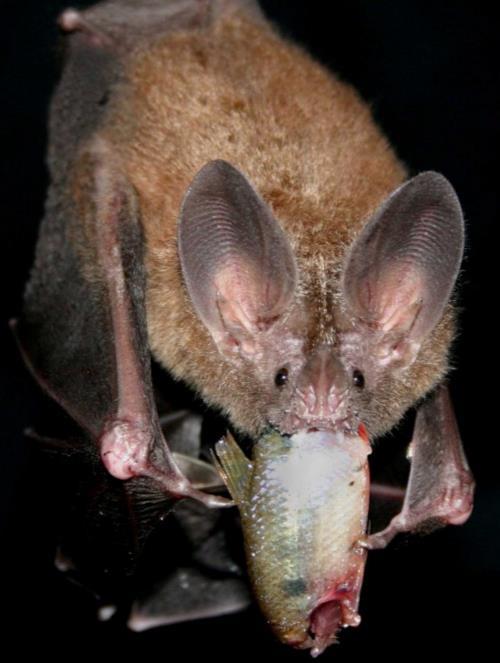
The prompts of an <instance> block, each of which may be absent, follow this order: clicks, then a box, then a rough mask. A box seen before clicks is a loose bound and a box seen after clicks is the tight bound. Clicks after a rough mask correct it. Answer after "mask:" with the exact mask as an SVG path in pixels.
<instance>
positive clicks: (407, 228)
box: [178, 161, 463, 434]
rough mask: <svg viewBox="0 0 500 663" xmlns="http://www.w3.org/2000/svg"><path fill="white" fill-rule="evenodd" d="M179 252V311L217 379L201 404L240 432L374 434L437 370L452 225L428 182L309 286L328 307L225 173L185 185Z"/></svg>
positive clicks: (451, 275)
mask: <svg viewBox="0 0 500 663" xmlns="http://www.w3.org/2000/svg"><path fill="white" fill-rule="evenodd" d="M178 246H179V256H180V261H181V266H182V271H183V276H184V281H185V284H186V287H187V290H188V293H189V296H190V299H191V302H192V305H193V307H194V310H195V311H196V314H197V315H198V317H199V318H200V319H201V321H202V322H203V324H204V325H205V326H206V328H207V330H208V331H209V333H210V335H211V337H212V339H213V341H214V343H215V346H216V348H217V350H218V352H219V353H220V356H221V359H222V361H224V363H225V365H226V366H227V370H228V375H229V376H230V378H229V379H228V380H224V388H223V389H220V388H219V389H215V387H214V388H213V389H212V394H210V393H209V394H208V396H209V397H211V399H212V401H213V400H215V401H217V402H218V404H219V405H221V406H222V407H223V408H224V409H225V410H226V412H228V413H229V415H230V417H231V418H232V420H233V422H234V423H235V424H236V425H237V426H238V427H240V428H242V429H244V430H245V429H246V430H247V431H249V432H253V431H255V429H256V428H258V427H260V426H264V425H266V424H269V423H270V424H272V425H273V426H275V427H276V428H278V429H279V430H280V431H281V432H283V433H293V432H296V431H298V430H310V429H328V430H333V431H351V432H352V431H357V430H358V429H359V426H360V425H361V424H364V425H365V426H366V427H367V429H368V431H369V432H370V433H373V434H378V433H380V432H382V431H383V430H386V429H388V428H389V427H391V426H392V425H393V424H394V423H395V422H396V421H397V420H398V419H399V418H400V417H401V415H402V414H403V412H404V411H405V410H406V409H407V408H408V407H409V406H410V405H411V404H412V403H413V402H414V401H415V400H416V399H417V398H419V397H420V396H422V395H423V394H424V393H425V391H427V390H428V389H429V388H430V387H431V386H433V385H434V384H435V383H436V382H437V380H439V379H440V378H441V377H442V374H443V372H444V370H445V369H446V364H447V359H446V355H447V350H448V345H449V342H450V339H451V331H450V329H451V328H452V325H451V324H449V319H448V323H446V319H447V316H448V318H449V317H450V315H451V314H450V310H451V309H450V307H449V306H448V303H449V299H450V296H451V293H452V290H453V286H454V283H455V280H456V277H457V274H458V270H459V266H460V262H461V257H462V252H463V219H462V212H461V209H460V205H459V202H458V199H457V197H456V195H455V193H454V191H453V188H452V187H451V185H450V184H449V183H448V181H447V180H446V179H445V178H444V177H443V176H441V175H439V174H437V173H433V172H427V173H423V174H421V175H417V176H416V177H414V178H413V179H411V180H409V181H408V182H406V183H405V184H403V185H402V186H400V187H399V188H398V189H397V190H396V191H394V192H393V193H392V194H391V195H390V196H389V197H388V198H387V199H386V200H385V201H383V202H382V204H381V205H380V207H379V208H378V209H377V210H376V211H375V213H374V214H373V215H372V217H371V218H369V219H367V220H366V223H365V225H364V226H362V230H361V232H360V233H358V235H357V237H356V238H355V239H354V241H353V242H352V244H351V245H350V246H349V247H347V248H346V250H345V251H343V257H342V259H341V262H340V264H339V265H338V268H337V277H336V278H335V279H332V281H331V283H323V284H321V285H322V288H323V291H325V292H328V299H327V300H326V301H327V302H328V303H327V305H325V299H322V300H321V301H319V300H317V299H315V298H314V297H311V295H310V293H311V289H310V288H309V285H310V282H311V281H312V280H314V279H316V280H318V278H320V277H318V274H320V272H321V270H318V269H316V268H315V266H314V265H313V266H311V264H310V262H309V263H308V267H307V268H306V267H304V265H301V264H300V260H298V259H297V257H296V255H295V254H294V251H293V249H292V245H291V242H290V241H289V239H288V237H287V235H286V233H285V232H284V230H283V229H282V227H281V226H280V224H279V222H278V221H277V220H276V219H275V217H274V216H273V213H272V211H271V210H270V208H269V207H268V205H267V204H266V203H265V202H264V201H263V200H262V198H261V197H260V196H259V195H258V193H257V192H256V191H255V190H254V188H253V187H252V185H251V184H250V183H249V182H248V180H247V179H246V178H245V177H244V176H243V175H242V174H241V173H240V172H239V171H238V170H236V169H235V168H233V167H232V166H231V165H230V164H228V163H227V162H224V161H212V162H210V163H208V164H207V165H206V166H204V167H203V168H202V169H201V170H200V171H199V172H198V174H197V175H196V177H195V178H194V180H193V182H192V184H191V186H190V188H189V189H188V191H187V193H186V196H185V198H184V202H183V205H182V209H181V214H180V221H179V244H178ZM319 262H320V256H318V264H319ZM316 267H317V266H316ZM309 272H311V273H309ZM312 272H314V274H313V273H312ZM325 306H326V308H328V310H327V311H324V310H323V309H324V308H325ZM443 320H444V322H443ZM208 391H210V389H205V392H207V393H208ZM213 393H217V397H216V398H215V399H214V398H213Z"/></svg>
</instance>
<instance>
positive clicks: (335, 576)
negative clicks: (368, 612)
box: [216, 431, 370, 655]
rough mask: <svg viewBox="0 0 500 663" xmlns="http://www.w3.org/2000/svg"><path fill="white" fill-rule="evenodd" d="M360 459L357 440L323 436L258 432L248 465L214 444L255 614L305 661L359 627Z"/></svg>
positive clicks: (364, 474)
mask: <svg viewBox="0 0 500 663" xmlns="http://www.w3.org/2000/svg"><path fill="white" fill-rule="evenodd" d="M369 453H370V446H369V444H368V443H367V442H366V441H364V440H363V439H362V438H360V437H358V436H347V435H344V434H341V433H335V434H334V433H331V432H327V431H315V432H303V433H297V434H295V435H292V436H290V437H288V436H281V435H280V434H279V433H277V432H276V431H272V432H270V433H267V434H265V435H264V436H263V437H262V438H260V439H259V441H258V442H257V443H256V444H255V446H254V450H253V459H252V461H251V462H250V461H249V460H248V459H247V458H246V456H245V455H244V454H243V452H242V451H241V449H240V448H239V447H238V446H237V444H236V442H235V441H234V440H233V439H232V438H228V439H226V440H221V441H220V442H219V443H218V444H217V445H216V454H217V459H218V461H219V464H220V470H221V474H222V476H223V478H224V480H225V482H226V485H227V486H228V489H229V492H230V493H231V495H232V497H233V499H234V501H235V502H236V504H237V505H238V507H239V510H240V514H241V520H242V528H243V536H244V539H245V548H246V554H247V564H248V570H249V574H250V578H251V581H252V585H253V589H254V592H255V594H256V597H257V600H258V602H259V604H260V607H261V609H262V611H263V613H264V614H265V616H266V617H267V619H268V621H269V623H270V625H271V627H272V628H273V630H274V631H275V633H276V634H277V636H278V637H279V638H280V639H281V640H282V641H283V642H285V643H287V644H290V645H292V646H295V647H299V648H311V654H312V655H318V654H320V653H321V652H322V651H323V650H324V649H325V648H326V647H327V646H328V645H329V644H331V643H332V642H334V641H335V639H336V633H337V631H338V629H339V627H341V626H356V625H357V624H358V623H359V621H360V618H359V615H358V614H357V607H358V602H359V592H360V588H361V583H362V579H363V571H364V565H365V561H366V551H365V550H364V548H363V547H362V546H361V545H359V541H360V539H362V538H363V536H364V535H365V531H366V523H367V514H368V501H369V472H368V461H367V457H368V454H369Z"/></svg>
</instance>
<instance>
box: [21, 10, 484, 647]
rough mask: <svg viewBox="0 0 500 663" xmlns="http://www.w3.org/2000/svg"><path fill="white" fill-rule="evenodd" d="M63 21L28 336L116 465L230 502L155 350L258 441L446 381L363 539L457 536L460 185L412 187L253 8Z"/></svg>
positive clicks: (60, 396)
mask: <svg viewBox="0 0 500 663" xmlns="http://www.w3.org/2000/svg"><path fill="white" fill-rule="evenodd" d="M61 25H62V27H63V28H64V29H65V30H66V31H68V32H70V33H71V35H70V36H69V38H68V39H69V41H70V45H69V55H68V60H67V65H66V68H65V71H64V73H63V76H62V80H61V83H60V85H59V88H58V90H57V92H56V95H55V97H54V101H53V106H52V113H51V128H50V132H51V144H50V152H49V164H50V169H51V177H52V185H51V189H50V192H49V196H48V201H47V207H46V216H45V220H44V222H43V225H42V229H41V234H40V240H39V245H38V250H37V258H36V262H35V267H34V270H33V273H32V276H31V280H30V282H29V284H28V288H27V292H26V299H25V311H24V316H23V319H22V320H21V322H20V324H19V328H18V329H19V337H20V341H21V345H22V346H23V348H24V352H25V354H26V355H27V357H28V361H29V363H30V364H31V366H32V367H33V369H34V371H35V373H36V374H37V375H38V377H39V379H40V381H41V382H42V383H43V384H44V385H45V386H46V388H47V389H48V390H49V392H50V393H52V395H53V396H54V397H55V398H56V399H57V400H58V401H59V402H61V404H62V405H63V406H64V407H65V408H66V410H67V411H68V412H69V413H70V414H71V415H72V416H73V418H74V419H75V420H76V421H77V422H78V423H79V424H80V425H81V426H82V428H83V429H84V430H85V431H86V433H87V435H88V436H89V437H91V438H92V439H93V440H94V441H95V443H96V444H97V446H98V448H99V451H100V455H101V458H102V460H103V462H104V465H105V467H106V468H107V470H108V471H109V472H110V474H111V475H113V476H114V477H116V478H117V479H122V480H131V481H128V483H127V484H126V485H127V486H130V488H128V490H130V491H134V485H135V483H134V482H137V481H141V480H142V479H140V478H141V477H142V478H146V479H147V480H148V481H150V482H152V483H151V485H154V486H155V487H156V488H158V487H161V489H162V490H163V491H164V492H165V493H166V494H168V495H170V496H173V497H185V496H190V497H194V498H196V499H198V500H200V501H203V502H205V503H207V504H209V505H217V504H219V503H221V502H222V500H221V498H217V497H215V496H212V495H208V494H206V493H203V492H201V491H200V490H199V489H198V488H195V487H193V484H192V483H191V482H190V481H189V480H188V479H187V478H186V477H185V475H184V473H183V472H181V471H180V469H179V467H178V464H177V463H176V462H175V460H174V458H173V456H172V453H171V451H170V450H169V448H168V439H167V441H166V443H165V440H164V438H163V436H162V433H161V430H160V426H159V423H158V417H157V414H156V410H155V406H154V401H153V395H152V387H151V378H150V369H149V358H150V352H151V353H152V354H153V356H154V357H155V358H156V359H157V360H158V361H159V362H160V363H161V364H162V365H163V366H164V367H165V368H166V369H167V370H168V371H169V372H171V373H172V374H173V375H174V376H175V377H176V378H179V379H181V380H184V381H185V382H187V383H188V384H189V385H191V386H192V387H193V388H194V389H195V390H196V391H197V392H198V393H199V394H200V395H201V396H202V398H203V399H204V401H205V402H206V403H208V404H210V405H213V406H216V407H217V408H220V409H221V410H222V411H223V412H224V413H225V415H227V417H228V418H229V420H230V421H231V423H232V424H233V426H234V427H235V428H236V429H237V430H239V431H242V432H245V433H247V434H250V435H252V436H256V435H258V434H259V433H260V432H261V431H262V430H263V428H264V427H265V426H267V425H269V424H271V425H272V426H274V427H275V428H277V429H278V430H279V431H280V432H281V433H282V434H284V435H287V434H294V433H296V432H297V431H305V432H306V433H307V432H308V431H311V430H313V431H315V430H318V429H319V430H331V431H336V432H338V431H340V430H342V431H347V432H348V433H349V434H352V433H354V434H357V433H358V430H361V431H362V434H363V435H364V436H365V437H366V429H367V430H368V434H369V435H370V437H371V438H373V437H375V436H377V435H379V434H381V433H383V432H384V431H386V430H388V429H390V428H391V427H392V426H393V425H394V424H395V423H397V422H398V420H399V419H400V418H401V417H402V415H403V414H404V412H405V411H406V410H407V409H408V408H409V407H410V406H412V405H413V404H415V403H416V402H417V401H419V399H421V398H422V397H424V396H425V395H426V394H428V393H430V392H432V390H433V389H436V388H437V390H436V391H435V392H434V393H435V395H434V396H431V398H430V400H429V401H428V402H427V403H426V404H425V405H424V406H423V408H422V409H421V412H420V414H419V415H418V418H417V425H416V432H415V437H414V440H413V448H414V461H413V470H412V476H411V479H410V490H409V492H408V493H407V498H406V502H405V506H404V509H403V512H402V513H401V514H400V516H398V518H396V519H395V520H394V521H393V522H392V523H391V525H390V527H389V528H388V529H387V530H385V531H384V532H382V533H380V534H379V535H375V537H370V538H369V539H368V542H367V545H371V546H376V545H383V544H384V543H385V542H386V541H387V540H389V539H390V538H391V537H392V536H393V535H394V534H395V533H396V532H397V531H401V530H408V529H412V528H414V527H415V526H417V525H418V524H419V523H420V522H422V521H424V520H427V519H429V518H438V519H440V520H442V521H445V522H463V520H465V519H466V518H467V516H468V514H469V513H470V508H471V491H472V480H471V477H470V474H469V473H468V469H467V466H466V463H465V460H464V459H463V455H462V453H461V446H460V440H459V436H458V432H457V430H456V425H455V423H454V419H453V413H452V409H451V405H450V403H449V401H448V397H447V394H446V389H445V387H443V386H439V385H440V384H441V383H442V382H443V380H444V378H445V376H446V372H447V369H448V349H449V345H450V342H451V340H452V338H453V334H454V325H455V320H454V318H455V316H454V310H453V306H452V304H451V303H450V298H451V295H452V289H453V286H454V282H455V279H456V276H457V273H458V269H459V265H460V260H461V255H462V248H463V221H462V215H461V210H460V205H459V203H458V200H457V198H456V196H455V194H454V192H453V189H452V187H451V185H450V184H449V183H448V182H447V181H446V180H445V178H444V177H442V176H440V175H438V174H436V173H424V174H421V175H418V176H417V177H414V178H413V179H411V180H409V182H407V183H406V184H402V183H403V182H404V181H405V180H406V178H407V172H406V170H405V168H404V167H403V166H402V164H401V163H400V162H399V160H398V159H397V157H396V156H395V154H394V152H393V151H392V149H391V148H390V146H389V145H388V143H387V141H386V139H385V138H384V137H383V135H382V134H381V133H380V131H379V130H378V128H377V127H376V126H375V125H374V123H373V121H372V119H371V116H370V113H369V111H368V109H367V107H366V106H365V104H363V102H362V101H361V100H360V99H359V97H358V96H357V94H356V93H355V92H354V91H353V90H352V89H351V88H350V87H349V86H347V85H345V84H344V83H341V82H339V81H338V80H337V79H336V78H335V77H333V76H332V75H331V74H330V73H329V72H327V71H326V70H325V69H323V68H322V67H321V66H319V65H318V64H317V63H315V62H314V61H313V60H312V59H311V58H310V57H309V56H308V55H307V54H305V53H304V52H303V51H302V50H300V49H299V48H297V47H296V46H294V45H292V44H289V43H288V42H286V41H284V40H283V39H282V38H281V37H280V36H279V35H277V34H276V32H275V31H274V30H273V29H272V28H271V27H270V26H269V24H268V23H266V21H265V20H264V18H263V17H262V15H261V14H260V12H259V10H258V8H257V6H256V5H255V4H254V3H253V2H251V1H244V0H213V1H212V2H202V1H201V0H200V1H195V0H172V1H171V2H159V1H154V0H150V1H149V2H145V3H133V2H125V1H124V0H122V1H121V2H118V1H114V2H106V3H102V4H100V5H97V6H96V7H95V8H92V9H90V10H88V11H87V12H85V13H84V14H80V13H77V12H75V11H73V10H68V11H67V12H65V13H64V14H63V15H62V17H61ZM426 465H429V467H432V468H433V472H434V473H433V474H432V476H430V474H429V473H426V471H425V468H426ZM429 477H430V478H429ZM141 485H142V484H141ZM325 637H326V636H325Z"/></svg>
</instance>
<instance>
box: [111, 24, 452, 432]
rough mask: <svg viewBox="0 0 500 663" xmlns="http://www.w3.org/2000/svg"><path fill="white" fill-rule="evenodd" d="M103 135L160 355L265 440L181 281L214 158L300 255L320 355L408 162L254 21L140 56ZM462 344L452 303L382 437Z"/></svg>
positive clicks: (386, 391)
mask: <svg viewBox="0 0 500 663" xmlns="http://www.w3.org/2000/svg"><path fill="white" fill-rule="evenodd" d="M100 134H101V136H103V137H104V138H105V140H106V141H108V142H109V143H110V144H111V145H112V146H113V152H114V154H115V157H116V158H117V160H118V161H119V162H121V167H122V169H123V170H124V171H125V173H126V176H127V177H128V179H129V181H130V182H131V183H132V185H133V187H134V188H135V190H136V191H137V194H138V198H139V206H140V210H141V219H142V223H143V226H144V231H145V235H146V245H147V255H146V261H147V271H148V289H147V315H148V330H149V339H150V345H151V350H152V352H153V354H154V356H155V357H156V358H157V359H158V360H159V361H160V362H161V363H162V364H163V365H164V366H165V367H166V368H167V369H168V370H170V371H172V373H173V374H174V375H175V376H177V377H178V378H181V379H183V380H186V381H187V382H188V383H190V384H191V385H194V386H195V388H196V389H197V390H198V391H199V392H200V393H201V395H202V396H203V398H204V399H205V400H206V401H207V402H209V403H212V404H214V405H217V406H219V407H222V408H223V409H224V410H225V411H226V412H228V413H230V414H231V418H232V419H233V422H234V423H235V424H236V425H237V426H239V427H240V428H241V429H244V430H247V431H250V432H254V431H255V430H256V429H257V428H258V427H259V426H261V425H262V423H263V422H262V419H261V416H260V413H261V412H262V411H263V407H264V403H263V402H262V400H263V398H264V396H263V395H262V394H261V393H258V390H257V389H256V385H255V383H253V382H252V380H251V379H250V378H248V377H247V376H246V375H245V374H242V373H244V372H242V371H241V370H240V369H237V368H236V367H235V366H233V365H231V364H229V363H228V362H225V361H223V360H222V358H221V356H220V354H219V352H218V350H217V349H216V347H215V344H214V343H213V341H212V339H211V337H210V335H209V333H208V331H207V330H206V329H205V327H204V326H203V324H202V323H201V321H200V320H199V318H198V317H197V316H196V314H195V312H194V310H193V308H192V305H191V302H190V300H189V299H188V296H187V293H186V290H185V288H184V286H183V283H182V275H181V270H180V265H179V259H178V255H177V243H176V224H177V218H178V214H179V208H180V205H181V201H182V199H183V196H184V194H185V192H186V189H187V187H188V186H189V184H190V182H191V180H192V179H193V177H194V175H195V174H196V172H197V171H198V170H199V169H200V168H201V167H202V166H203V165H204V164H205V163H206V162H207V161H209V160H212V159H224V160H227V161H228V162H230V163H231V164H233V165H234V166H235V167H236V168H238V169H239V170H240V171H241V172H242V173H244V174H245V175H246V177H247V178H248V179H249V180H250V182H252V184H253V185H254V186H255V188H256V190H257V191H258V192H259V193H260V195H261V196H262V197H263V198H264V200H265V201H267V203H268V204H269V205H270V207H271V208H272V210H273V211H274V214H275V216H276V218H277V219H278V221H279V222H280V224H281V225H282V227H283V228H284V229H285V231H286V233H287V235H288V237H289V239H290V243H291V245H292V248H293V250H294V252H295V255H296V257H297V263H298V267H299V273H300V287H299V288H298V291H297V300H299V299H300V300H301V301H307V302H314V311H315V319H314V323H313V329H312V331H311V336H312V338H311V339H310V342H311V344H313V345H314V344H315V343H318V342H320V341H321V340H323V341H325V340H326V341H331V342H333V341H334V340H335V338H334V337H335V334H334V325H335V324H336V319H337V318H338V315H337V311H340V308H339V307H341V304H342V302H341V298H340V293H339V274H340V271H341V267H342V264H343V259H344V256H345V253H346V250H347V248H348V246H349V245H350V243H351V241H352V240H353V238H354V237H355V236H356V235H357V234H358V233H359V231H360V229H361V228H362V226H363V224H364V222H365V221H366V220H367V219H368V218H369V217H370V215H371V214H372V213H373V212H374V210H375V209H376V208H377V206H378V205H379V204H380V203H381V202H382V201H383V200H384V198H385V197H386V196H387V195H388V194H389V193H391V192H392V191H393V190H394V189H395V188H396V187H397V186H398V185H399V184H400V183H401V182H402V181H403V180H404V179H405V178H406V175H407V173H406V170H405V168H404V166H403V165H402V164H401V162H400V161H399V160H398V159H397V157H396V156H395V154H394V152H393V150H392V149H391V148H390V146H389V145H388V143H387V140H386V138H385V137H384V136H383V135H382V134H381V132H380V131H379V129H378V128H377V127H376V126H375V124H374V122H373V120H372V118H371V115H370V112H369V109H368V107H367V106H366V104H365V103H363V102H362V101H361V99H360V98H359V96H358V95H357V94H356V92H355V91H354V90H353V89H352V88H351V87H349V86H348V85H346V84H344V83H342V82H340V81H339V80H338V79H337V78H335V77H334V76H333V75H332V74H331V73H330V72H328V71H326V70H325V69H324V68H323V67H322V66H320V65H319V64H317V63H316V62H314V61H313V60H312V59H311V58H310V57H309V56H308V55H307V54H306V53H304V52H303V51H302V50H301V49H300V48H298V47H297V46H295V45H293V44H290V43H288V42H287V41H285V40H284V39H282V38H281V37H280V36H279V35H278V34H277V33H276V32H275V31H274V30H273V29H272V28H271V27H270V26H269V25H267V24H265V23H263V22H261V21H260V20H259V19H258V18H257V19H256V18H255V17H252V16H251V15H245V14H242V13H240V14H238V13H235V14H229V15H227V16H223V17H222V18H220V19H219V20H218V21H217V22H215V23H214V24H213V25H211V26H208V27H203V28H201V29H200V28H199V29H190V30H184V31H179V32H173V33H170V34H167V35H166V36H165V37H161V38H158V39H157V41H156V43H154V45H153V46H151V44H148V47H147V48H144V49H142V50H141V49H140V48H139V49H137V50H136V51H135V52H134V53H133V54H132V55H131V56H130V58H129V60H128V62H127V65H126V75H125V78H124V81H123V82H122V83H121V85H120V87H119V88H118V89H117V90H116V91H115V94H114V96H113V97H112V99H111V104H110V109H109V113H108V115H107V118H106V122H105V124H104V127H103V129H102V130H101V131H100ZM452 334H453V311H452V309H451V307H450V308H449V309H448V311H447V314H446V315H445V317H444V319H443V320H442V322H441V323H440V324H438V326H437V327H436V328H435V329H434V331H433V333H432V334H431V336H430V337H429V338H428V339H427V341H426V343H425V344H424V346H423V348H422V350H421V352H420V355H419V357H418V359H417V361H416V362H415V363H414V364H413V365H412V366H411V367H410V369H409V370H408V371H406V373H405V374H404V375H403V376H400V377H399V378H398V379H397V380H388V381H387V383H386V384H385V385H383V388H381V389H380V391H379V394H378V396H377V401H376V403H375V404H374V408H376V409H377V413H376V417H374V421H375V420H376V421H377V425H376V428H377V430H376V431H375V430H374V431H373V432H380V431H382V430H384V429H387V428H388V427H390V426H391V425H393V424H394V423H395V422H396V421H397V420H398V419H399V417H400V416H401V414H402V413H403V412H404V410H405V409H406V408H407V407H408V406H410V405H411V404H412V403H413V402H414V401H415V400H416V399H418V398H419V397H421V396H422V395H423V394H424V393H425V392H426V391H428V389H430V388H431V387H432V386H433V385H434V384H436V383H437V381H439V380H440V379H441V378H442V376H443V374H444V372H445V371H446V369H447V352H446V351H447V347H448V345H449V343H450V340H451V338H452Z"/></svg>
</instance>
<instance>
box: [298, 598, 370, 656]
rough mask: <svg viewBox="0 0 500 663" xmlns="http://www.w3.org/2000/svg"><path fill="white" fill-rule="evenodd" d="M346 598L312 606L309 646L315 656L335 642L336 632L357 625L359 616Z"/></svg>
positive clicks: (359, 619) (359, 620)
mask: <svg viewBox="0 0 500 663" xmlns="http://www.w3.org/2000/svg"><path fill="white" fill-rule="evenodd" d="M349 603H350V601H349V600H347V599H338V598H334V599H330V600H328V601H324V602H323V603H320V604H319V605H318V606H316V607H315V608H314V610H313V611H312V612H311V615H310V617H309V634H310V638H309V645H308V646H309V647H310V649H311V656H312V657H313V658H316V657H317V656H319V655H320V654H322V653H323V652H324V651H325V649H326V648H327V647H329V646H330V645H332V644H334V643H335V642H337V633H338V632H339V630H340V629H341V628H346V627H347V626H358V624H359V623H360V622H361V617H360V616H359V615H358V613H357V612H356V611H355V610H353V609H352V608H351V607H350V605H349Z"/></svg>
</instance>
